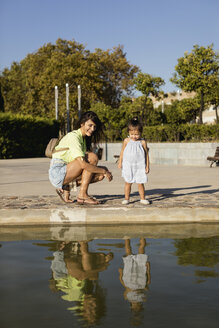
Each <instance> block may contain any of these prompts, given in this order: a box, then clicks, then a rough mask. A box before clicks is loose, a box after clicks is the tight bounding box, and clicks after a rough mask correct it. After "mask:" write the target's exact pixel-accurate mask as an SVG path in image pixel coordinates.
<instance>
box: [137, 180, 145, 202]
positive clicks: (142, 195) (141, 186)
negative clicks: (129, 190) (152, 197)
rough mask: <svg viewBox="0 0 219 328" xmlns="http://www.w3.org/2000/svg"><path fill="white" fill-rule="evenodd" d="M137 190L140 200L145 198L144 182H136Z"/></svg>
mask: <svg viewBox="0 0 219 328" xmlns="http://www.w3.org/2000/svg"><path fill="white" fill-rule="evenodd" d="M138 192H139V195H140V199H141V200H143V199H145V196H144V184H143V183H141V184H138Z"/></svg>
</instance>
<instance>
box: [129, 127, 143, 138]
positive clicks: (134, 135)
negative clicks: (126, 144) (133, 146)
mask: <svg viewBox="0 0 219 328" xmlns="http://www.w3.org/2000/svg"><path fill="white" fill-rule="evenodd" d="M129 138H130V139H131V140H133V141H137V140H139V139H140V138H141V133H140V131H139V130H138V129H130V130H129Z"/></svg>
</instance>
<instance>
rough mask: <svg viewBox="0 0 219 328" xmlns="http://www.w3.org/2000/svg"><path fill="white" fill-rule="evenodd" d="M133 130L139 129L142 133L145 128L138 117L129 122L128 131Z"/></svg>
mask: <svg viewBox="0 0 219 328" xmlns="http://www.w3.org/2000/svg"><path fill="white" fill-rule="evenodd" d="M131 129H138V131H139V132H140V133H142V131H143V126H142V124H141V122H140V121H139V119H138V118H137V117H136V116H135V117H133V118H132V119H131V120H130V121H129V122H128V131H129V130H131Z"/></svg>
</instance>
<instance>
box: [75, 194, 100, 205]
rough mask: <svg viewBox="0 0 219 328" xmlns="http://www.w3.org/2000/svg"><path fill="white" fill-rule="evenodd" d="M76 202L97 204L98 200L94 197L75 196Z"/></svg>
mask: <svg viewBox="0 0 219 328" xmlns="http://www.w3.org/2000/svg"><path fill="white" fill-rule="evenodd" d="M77 203H78V204H79V205H86V204H87V205H98V204H100V202H99V201H98V200H97V199H96V198H94V197H91V196H90V197H87V198H80V197H77Z"/></svg>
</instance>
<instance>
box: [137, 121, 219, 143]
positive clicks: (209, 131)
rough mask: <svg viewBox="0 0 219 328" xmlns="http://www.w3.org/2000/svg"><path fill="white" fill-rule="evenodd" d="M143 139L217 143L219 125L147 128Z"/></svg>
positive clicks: (144, 130)
mask: <svg viewBox="0 0 219 328" xmlns="http://www.w3.org/2000/svg"><path fill="white" fill-rule="evenodd" d="M143 137H144V138H145V139H146V140H147V141H150V142H179V141H184V142H215V141H218V140H219V124H214V125H205V124H182V125H170V124H169V125H168V124H165V125H157V126H145V127H144V128H143Z"/></svg>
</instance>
